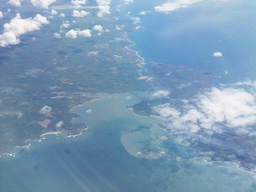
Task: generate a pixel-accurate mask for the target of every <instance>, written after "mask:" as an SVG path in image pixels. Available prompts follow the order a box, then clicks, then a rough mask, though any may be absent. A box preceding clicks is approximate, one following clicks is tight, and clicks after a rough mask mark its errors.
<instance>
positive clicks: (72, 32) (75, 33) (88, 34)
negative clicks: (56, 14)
mask: <svg viewBox="0 0 256 192" xmlns="http://www.w3.org/2000/svg"><path fill="white" fill-rule="evenodd" d="M65 36H66V37H67V38H70V39H75V38H77V36H82V37H91V36H92V34H91V31H90V30H89V29H85V30H83V31H80V30H73V29H71V30H70V31H68V32H67V33H66V35H65Z"/></svg>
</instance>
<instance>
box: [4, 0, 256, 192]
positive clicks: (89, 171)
mask: <svg viewBox="0 0 256 192" xmlns="http://www.w3.org/2000/svg"><path fill="white" fill-rule="evenodd" d="M159 2H161V1H159ZM159 2H151V1H150V2H149V3H148V2H146V1H145V2H141V1H140V2H136V1H135V2H134V3H131V4H129V5H126V6H125V7H121V8H120V10H121V11H123V12H127V14H128V12H130V13H129V15H130V16H131V17H138V16H139V17H140V18H141V23H140V24H139V25H141V26H143V28H142V30H140V31H136V32H133V33H129V34H128V36H127V37H128V39H130V40H131V41H133V42H134V43H135V44H136V45H135V46H133V47H131V49H133V50H135V51H137V52H138V54H139V55H140V56H141V57H143V58H144V59H145V61H146V62H150V61H153V62H156V63H170V64H173V65H177V66H179V65H185V66H188V67H189V68H191V69H202V70H206V71H207V72H209V73H212V74H215V75H217V76H218V77H219V80H218V81H216V85H217V84H218V83H220V82H221V83H231V82H233V83H234V82H237V81H243V80H246V79H251V80H255V75H254V74H255V72H256V65H255V60H256V58H255V57H256V55H255V54H253V53H254V52H255V50H256V49H255V48H256V47H255V46H256V42H255V41H256V36H255V34H254V33H255V31H254V29H255V28H254V27H256V20H255V19H254V17H252V12H253V11H255V10H254V9H255V7H252V6H250V3H248V4H243V3H241V5H240V4H239V5H237V4H232V3H231V5H230V7H229V8H228V10H229V11H230V13H229V12H228V11H227V12H224V10H226V9H224V6H226V3H227V2H226V1H222V2H221V3H222V4H221V5H220V4H218V3H216V4H214V6H213V5H212V4H210V3H205V4H206V5H205V6H204V9H202V10H200V11H201V12H202V14H199V15H196V12H197V11H199V10H197V9H198V8H196V7H193V8H191V9H192V11H189V12H185V9H184V10H181V11H180V12H179V15H178V14H177V13H175V12H173V13H171V14H163V13H157V12H154V10H153V6H156V5H159ZM217 8H218V11H216V9H217ZM245 9H246V10H247V14H244V16H243V17H240V16H239V13H242V12H243V11H245ZM142 10H145V11H148V14H146V15H139V13H140V12H141V11H142ZM234 10H240V12H239V13H237V14H235V15H232V14H233V12H234ZM204 11H211V13H212V14H211V15H210V16H209V17H208V18H202V15H204V14H203V12H204ZM231 12H232V13H231ZM150 13H151V14H150ZM220 15H221V16H223V18H224V19H223V20H221V19H220V18H219V17H220ZM217 16H218V17H217ZM231 16H233V18H231ZM123 17H125V16H123ZM234 18H235V19H234ZM210 21H211V22H210ZM234 31H236V33H234ZM214 52H222V54H223V56H222V57H214V56H213V54H214ZM141 97H145V93H140V92H136V94H134V93H132V92H128V93H116V94H106V93H101V94H98V95H97V98H98V99H95V100H93V101H91V102H88V103H85V104H83V105H79V106H76V107H74V108H73V109H72V112H74V113H76V114H78V115H79V117H77V118H74V122H76V123H84V124H86V125H87V126H88V127H87V128H86V129H85V130H83V131H82V133H81V134H79V135H75V136H69V137H68V136H66V135H64V134H60V133H55V134H49V135H44V136H42V137H41V138H40V139H39V140H35V141H32V140H29V141H27V145H26V146H23V147H22V146H21V147H16V148H15V149H13V153H12V154H11V155H9V156H3V157H1V159H0V168H1V170H0V191H1V192H9V191H10V192H16V191H17V192H83V191H85V192H90V191H92V192H94V191H97V192H98V191H102V192H108V191H109V192H112V191H113V192H114V191H118V192H132V191H134V192H135V191H138V192H140V191H141V192H145V191H152V192H161V191H166V192H167V191H168V192H169V191H175V192H188V191H189V192H253V191H256V182H255V175H254V174H253V173H251V172H250V171H246V170H242V169H240V168H238V166H237V164H235V163H231V162H218V161H215V162H212V161H206V160H204V159H200V158H194V153H193V152H191V151H189V149H188V148H186V147H183V146H180V145H179V144H175V143H171V142H170V143H169V144H168V146H169V147H170V149H171V150H172V151H173V152H172V153H168V155H165V154H166V146H161V144H160V142H161V140H160V139H155V140H153V141H152V138H160V137H162V136H163V135H164V134H165V130H163V129H161V127H159V126H158V124H160V123H161V119H159V118H158V117H154V116H140V115H138V114H136V113H134V111H133V110H132V109H131V108H129V107H127V106H133V105H135V104H136V103H139V102H140V101H141V99H140V98H141ZM147 99H149V100H150V98H147ZM149 130H153V131H149ZM141 146H144V148H143V150H144V151H148V150H153V152H154V153H152V154H150V153H148V155H147V156H143V155H142V153H141V152H143V151H141ZM154 150H155V151H154Z"/></svg>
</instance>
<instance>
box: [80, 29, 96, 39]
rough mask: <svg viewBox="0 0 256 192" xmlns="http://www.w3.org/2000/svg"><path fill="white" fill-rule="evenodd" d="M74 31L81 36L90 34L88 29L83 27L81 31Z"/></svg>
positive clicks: (89, 35)
mask: <svg viewBox="0 0 256 192" xmlns="http://www.w3.org/2000/svg"><path fill="white" fill-rule="evenodd" d="M76 32H77V34H78V35H79V36H82V37H91V36H92V34H91V31H90V30H89V29H85V30H83V31H76Z"/></svg>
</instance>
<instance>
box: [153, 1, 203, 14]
mask: <svg viewBox="0 0 256 192" xmlns="http://www.w3.org/2000/svg"><path fill="white" fill-rule="evenodd" d="M200 1H202V0H175V1H174V2H171V1H168V2H167V3H164V4H162V5H159V6H156V7H155V11H158V12H164V13H170V12H173V11H176V10H178V9H182V8H187V7H189V6H190V5H192V4H194V3H197V2H200Z"/></svg>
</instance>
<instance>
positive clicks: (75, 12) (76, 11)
mask: <svg viewBox="0 0 256 192" xmlns="http://www.w3.org/2000/svg"><path fill="white" fill-rule="evenodd" d="M88 14H89V12H86V11H83V10H82V11H80V12H79V11H78V10H73V17H84V16H86V15H88Z"/></svg>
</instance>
